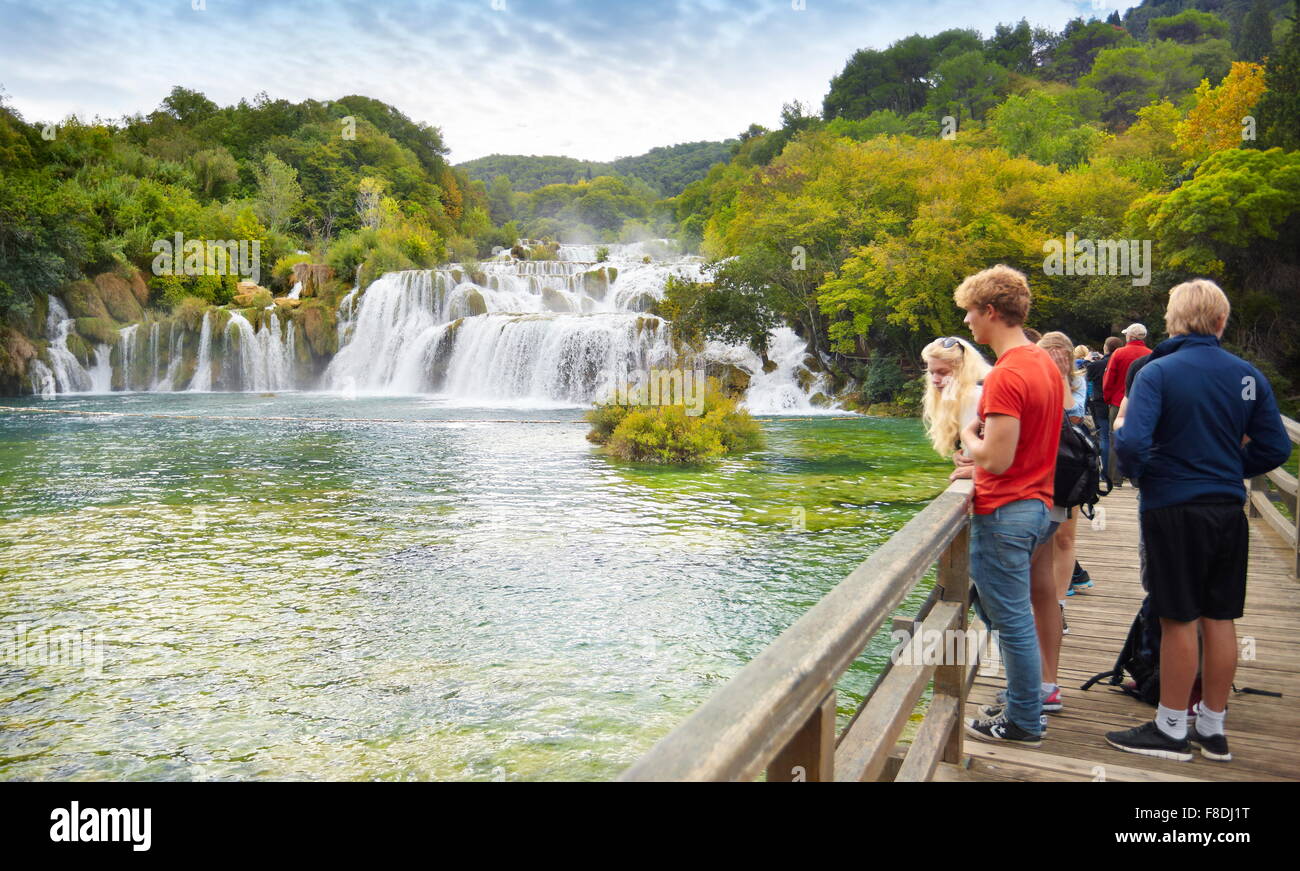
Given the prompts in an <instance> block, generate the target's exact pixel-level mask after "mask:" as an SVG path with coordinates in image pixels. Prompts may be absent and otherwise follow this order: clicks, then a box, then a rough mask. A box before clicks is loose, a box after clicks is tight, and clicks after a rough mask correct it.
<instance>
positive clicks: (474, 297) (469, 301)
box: [462, 290, 488, 317]
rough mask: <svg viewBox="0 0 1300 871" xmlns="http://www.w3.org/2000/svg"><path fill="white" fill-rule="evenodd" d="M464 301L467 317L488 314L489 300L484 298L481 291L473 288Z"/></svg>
mask: <svg viewBox="0 0 1300 871" xmlns="http://www.w3.org/2000/svg"><path fill="white" fill-rule="evenodd" d="M462 302H463V307H464V310H465V316H466V317H472V316H474V315H485V314H487V310H488V308H487V302H486V301H485V300H484V299H483V294H481V293H479V292H478V291H477V290H471V291H469V292H468V293H466V294H465V297H464V300H463V301H462Z"/></svg>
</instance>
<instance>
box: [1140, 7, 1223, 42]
mask: <svg viewBox="0 0 1300 871" xmlns="http://www.w3.org/2000/svg"><path fill="white" fill-rule="evenodd" d="M1149 32H1150V34H1151V38H1152V39H1172V40H1174V41H1175V42H1181V43H1186V44H1191V43H1196V42H1202V41H1204V40H1206V39H1222V38H1223V37H1225V36H1227V35H1228V22H1226V21H1224V20H1223V19H1222V18H1220V17H1219V16H1217V15H1213V14H1211V13H1209V12H1201V11H1199V10H1196V9H1185V10H1183V11H1182V12H1179V13H1178V14H1177V15H1171V16H1169V17H1166V18H1153V19H1151V23H1150V25H1149Z"/></svg>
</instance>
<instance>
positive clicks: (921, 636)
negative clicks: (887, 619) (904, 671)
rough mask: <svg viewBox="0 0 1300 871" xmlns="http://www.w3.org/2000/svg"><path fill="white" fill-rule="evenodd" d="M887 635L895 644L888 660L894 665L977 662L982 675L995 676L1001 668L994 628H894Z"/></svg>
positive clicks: (968, 663) (996, 634)
mask: <svg viewBox="0 0 1300 871" xmlns="http://www.w3.org/2000/svg"><path fill="white" fill-rule="evenodd" d="M889 634H890V638H891V639H892V640H893V642H894V649H893V651H891V652H890V655H889V659H890V662H892V663H893V664H894V665H971V664H973V663H976V662H978V663H979V673H980V674H981V675H985V676H990V675H996V674H997V673H998V669H999V666H1000V665H1001V659H1000V658H999V656H998V654H997V651H998V649H999V648H998V630H996V629H993V630H991V631H990V630H988V629H946V630H942V631H940V630H938V629H925V630H921V631H913V630H909V629H895V630H893V631H892V632H890V633H889ZM981 653H983V654H984V655H983V656H981Z"/></svg>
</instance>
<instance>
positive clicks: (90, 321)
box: [77, 318, 118, 345]
mask: <svg viewBox="0 0 1300 871" xmlns="http://www.w3.org/2000/svg"><path fill="white" fill-rule="evenodd" d="M77 332H78V333H79V334H80V335H81V337H82V338H84V339H86V340H88V341H91V342H95V343H97V344H104V345H115V344H117V334H118V329H117V327H116V326H115V325H114V324H113V322H112V321H111V320H109V319H108V318H77Z"/></svg>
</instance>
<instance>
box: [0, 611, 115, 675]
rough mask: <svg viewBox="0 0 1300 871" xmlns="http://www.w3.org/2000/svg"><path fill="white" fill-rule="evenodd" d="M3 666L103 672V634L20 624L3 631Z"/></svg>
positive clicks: (0, 659)
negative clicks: (47, 629)
mask: <svg viewBox="0 0 1300 871" xmlns="http://www.w3.org/2000/svg"><path fill="white" fill-rule="evenodd" d="M0 663H6V664H9V665H14V666H18V667H20V668H23V667H27V668H31V667H50V666H59V667H64V668H79V669H82V670H83V671H84V672H85V673H86V674H89V675H94V676H99V675H102V674H103V673H104V634H103V633H102V632H91V631H89V630H84V629H78V630H63V631H54V630H50V631H46V630H44V629H35V630H33V629H30V628H29V627H28V625H27V624H26V623H19V624H18V626H17V627H16V628H15V629H5V630H3V631H2V632H0Z"/></svg>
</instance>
